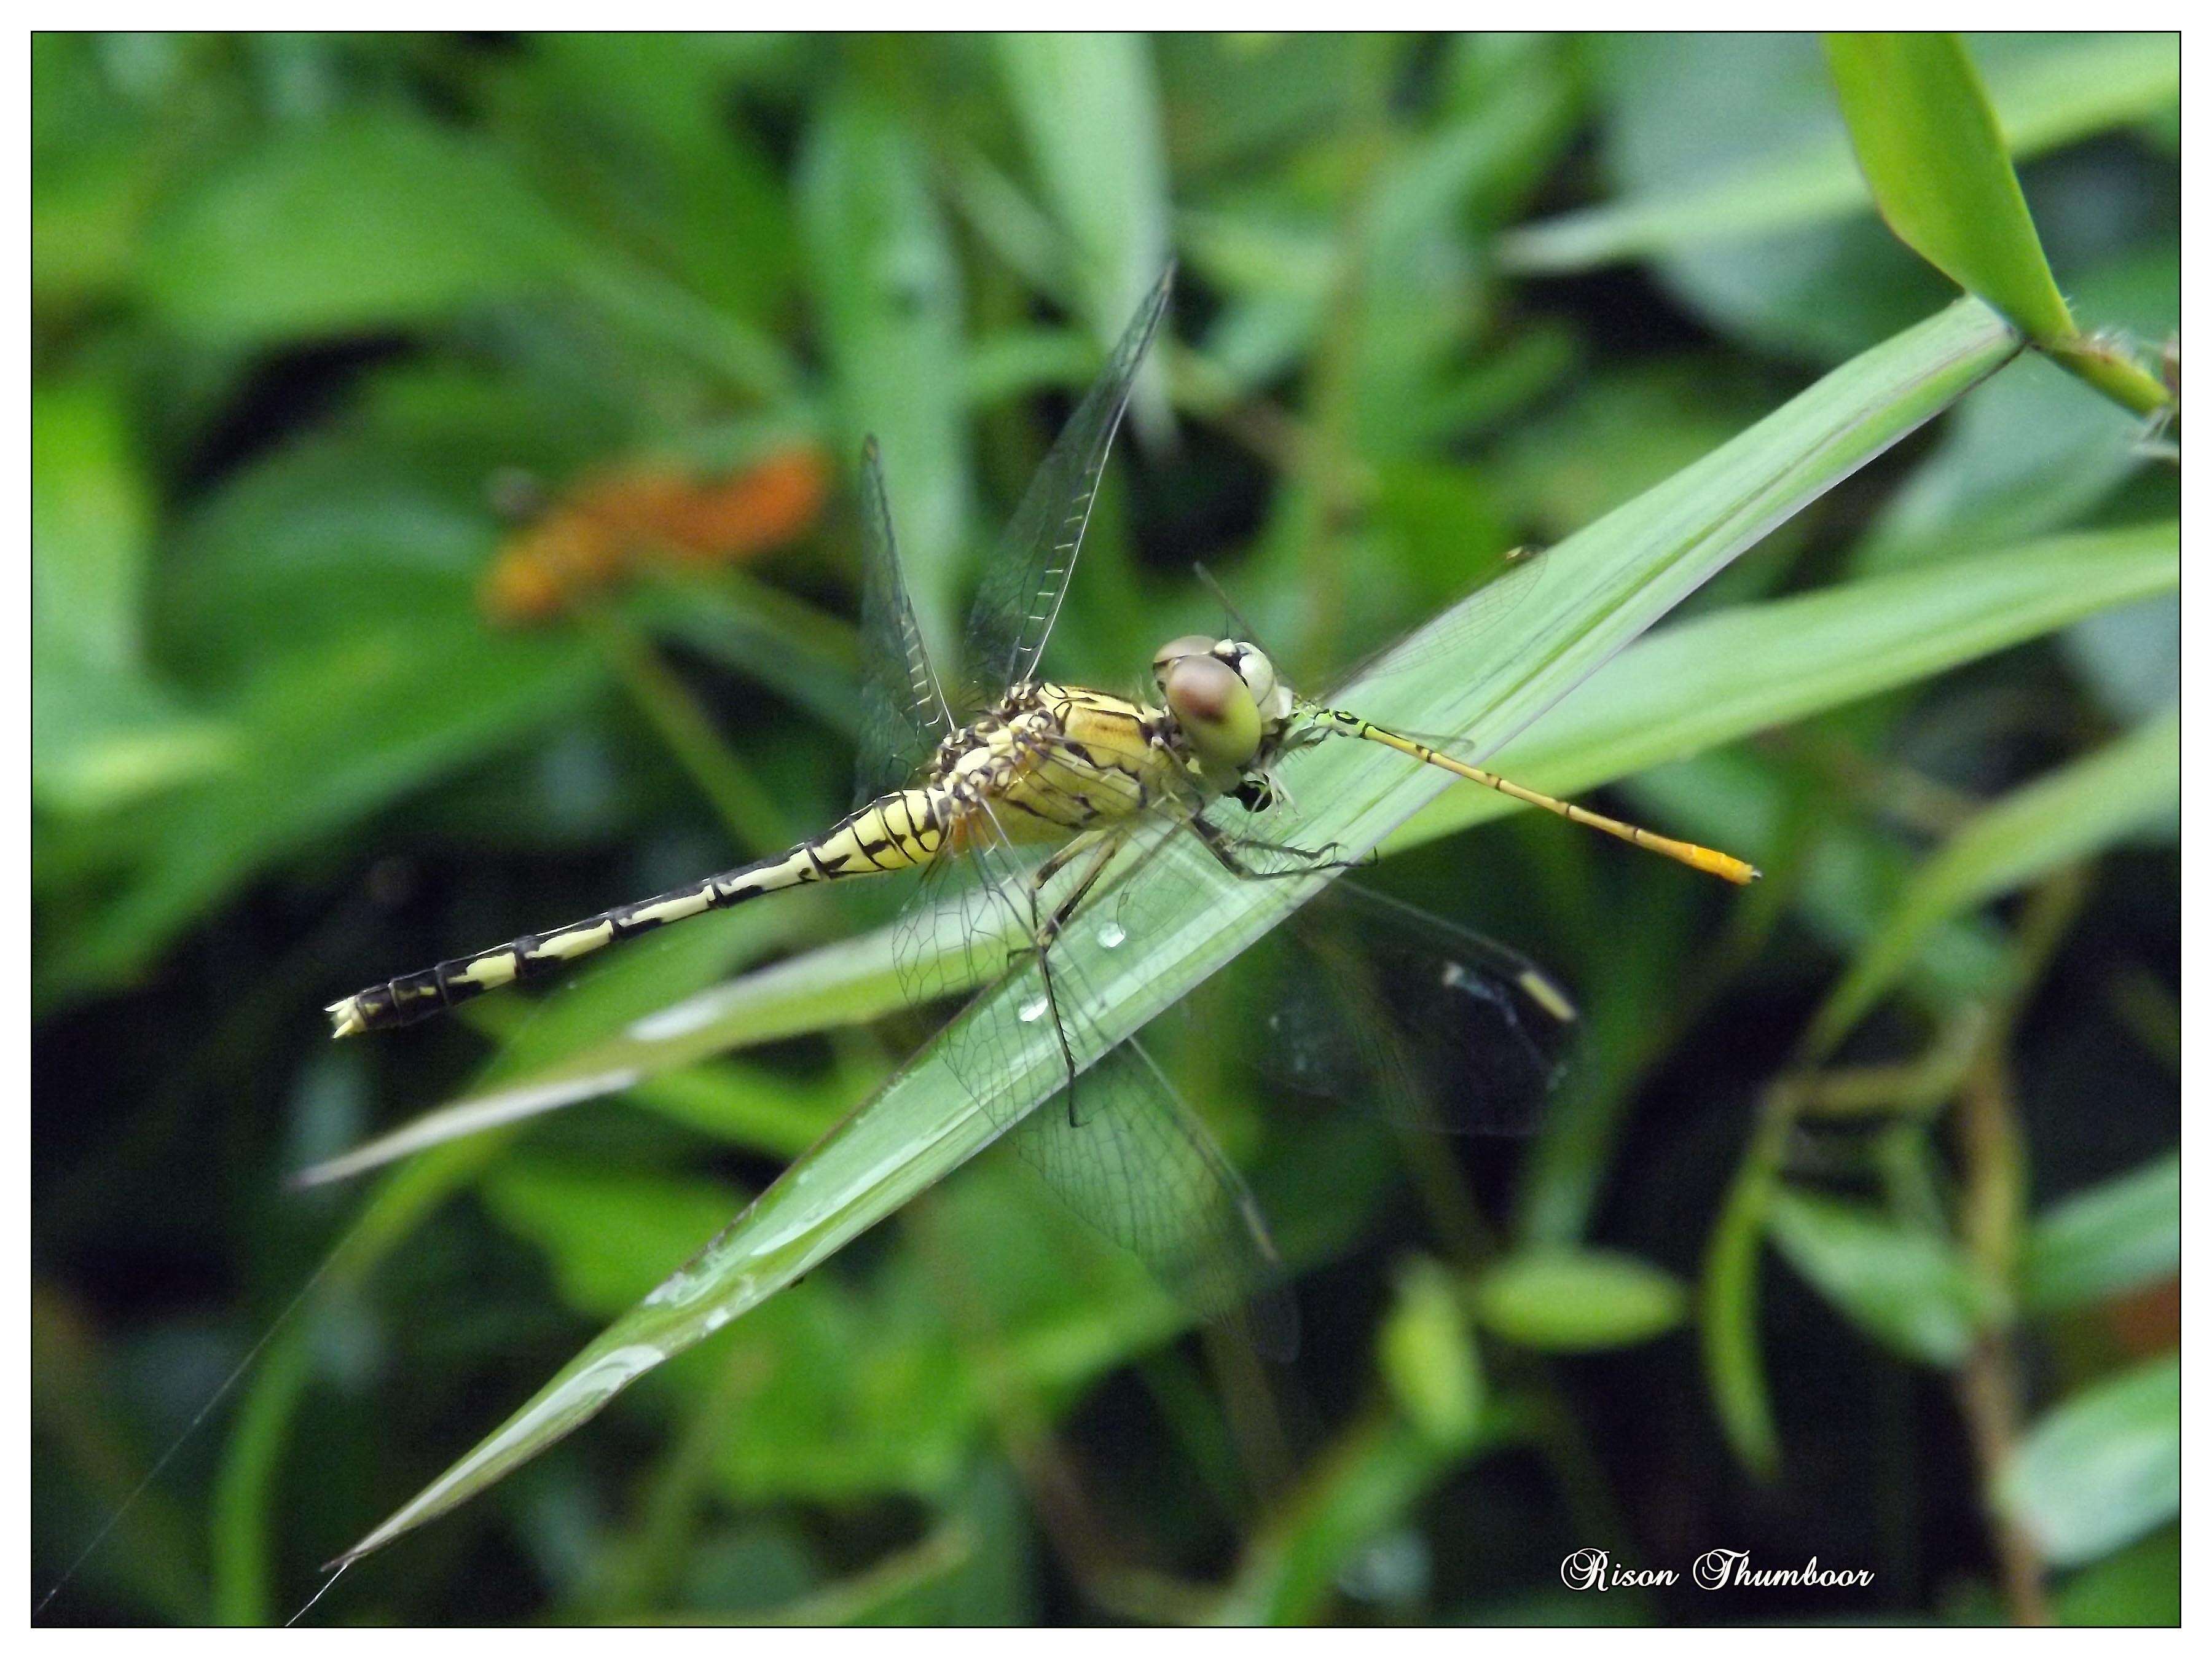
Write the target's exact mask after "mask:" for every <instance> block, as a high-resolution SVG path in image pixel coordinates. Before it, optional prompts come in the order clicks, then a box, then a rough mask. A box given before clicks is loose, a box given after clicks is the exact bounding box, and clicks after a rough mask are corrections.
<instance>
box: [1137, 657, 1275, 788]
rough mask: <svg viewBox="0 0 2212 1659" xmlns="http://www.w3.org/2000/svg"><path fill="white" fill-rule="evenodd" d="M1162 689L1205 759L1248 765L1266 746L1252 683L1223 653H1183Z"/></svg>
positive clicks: (1213, 762) (1163, 683)
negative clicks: (1253, 695)
mask: <svg viewBox="0 0 2212 1659" xmlns="http://www.w3.org/2000/svg"><path fill="white" fill-rule="evenodd" d="M1209 648H1211V647H1209ZM1160 690H1161V692H1162V694H1163V695H1164V696H1165V697H1166V698H1167V704H1168V712H1169V713H1170V714H1173V715H1174V716H1175V717H1176V722H1177V724H1179V725H1180V726H1182V729H1183V731H1184V732H1186V733H1187V734H1188V737H1189V738H1190V741H1191V744H1192V746H1193V747H1194V748H1195V749H1196V750H1198V752H1199V755H1200V757H1201V758H1202V759H1204V760H1206V761H1207V762H1210V763H1212V764H1215V765H1218V766H1228V767H1243V766H1245V765H1247V764H1249V763H1250V762H1251V760H1252V757H1254V756H1255V755H1256V754H1258V753H1259V752H1260V737H1261V728H1260V706H1259V704H1258V703H1256V702H1254V701H1253V698H1252V688H1251V687H1250V686H1249V685H1247V684H1245V683H1244V679H1243V676H1242V675H1240V674H1238V673H1237V671H1236V670H1235V669H1233V668H1231V666H1230V665H1228V664H1227V663H1225V662H1224V661H1222V660H1221V659H1219V658H1218V657H1213V656H1202V655H1192V656H1186V657H1182V658H1178V659H1176V660H1175V661H1173V662H1172V663H1170V665H1169V666H1168V670H1167V672H1166V673H1165V675H1164V676H1163V677H1162V678H1161V680H1160Z"/></svg>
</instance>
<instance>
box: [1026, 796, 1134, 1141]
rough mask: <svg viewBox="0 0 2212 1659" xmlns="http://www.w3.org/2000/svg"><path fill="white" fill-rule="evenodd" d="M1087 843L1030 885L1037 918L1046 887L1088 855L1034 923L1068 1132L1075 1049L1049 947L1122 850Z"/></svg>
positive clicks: (1048, 863)
mask: <svg viewBox="0 0 2212 1659" xmlns="http://www.w3.org/2000/svg"><path fill="white" fill-rule="evenodd" d="M1087 840H1088V838H1086V837H1083V836H1078V837H1077V838H1076V839H1075V840H1074V841H1072V842H1069V843H1068V844H1067V845H1066V846H1065V847H1063V848H1060V850H1059V851H1058V852H1056V853H1054V854H1053V855H1052V856H1051V857H1050V858H1048V859H1047V860H1045V861H1044V862H1043V863H1042V864H1041V865H1039V866H1037V871H1036V876H1035V877H1034V878H1032V879H1031V882H1030V915H1031V917H1032V918H1034V917H1035V916H1036V904H1037V900H1038V898H1039V897H1040V896H1041V895H1042V893H1043V890H1044V886H1045V884H1046V883H1047V882H1048V881H1050V880H1051V879H1052V878H1053V877H1054V876H1055V875H1057V874H1059V872H1060V871H1061V870H1063V869H1065V868H1066V866H1067V865H1068V864H1069V863H1070V862H1072V861H1073V860H1074V858H1075V856H1076V855H1077V854H1078V853H1079V852H1082V851H1088V852H1089V853H1090V854H1091V861H1090V862H1089V863H1088V864H1086V865H1085V866H1083V872H1082V874H1081V875H1079V876H1078V877H1077V878H1076V881H1075V885H1074V887H1073V889H1072V890H1070V891H1069V893H1068V895H1067V896H1066V898H1063V899H1062V900H1060V902H1059V903H1057V904H1055V905H1054V906H1053V908H1052V914H1051V915H1048V916H1046V917H1045V918H1044V919H1043V920H1042V921H1039V922H1037V924H1036V933H1035V938H1036V958H1037V971H1038V973H1039V974H1041V975H1042V976H1043V979H1044V995H1045V1002H1046V1004H1047V1006H1048V1007H1049V1008H1050V1010H1051V1012H1052V1025H1053V1030H1054V1032H1055V1033H1056V1034H1057V1035H1058V1036H1059V1037H1060V1055H1061V1057H1062V1058H1063V1059H1064V1060H1066V1062H1067V1125H1068V1127H1070V1128H1071V1129H1072V1128H1075V1127H1078V1124H1077V1121H1076V1110H1075V1050H1074V1048H1073V1046H1072V1045H1070V1043H1069V1042H1068V1040H1067V1027H1066V1024H1065V1023H1063V1022H1062V1020H1061V1019H1060V999H1059V995H1058V994H1057V993H1056V992H1055V991H1054V987H1053V981H1052V947H1053V945H1054V943H1055V942H1056V941H1057V940H1058V939H1059V938H1060V933H1061V932H1062V930H1064V929H1065V928H1066V926H1067V923H1068V920H1069V918H1070V917H1072V916H1073V915H1074V914H1075V908H1076V906H1078V905H1079V904H1081V903H1082V902H1083V901H1084V899H1085V896H1087V895H1088V894H1089V893H1090V891H1091V888H1092V887H1093V886H1094V885H1096V884H1097V880H1098V878H1099V877H1101V876H1103V875H1104V874H1105V873H1106V866H1108V865H1109V864H1110V863H1111V862H1113V859H1114V854H1115V853H1117V852H1118V851H1120V850H1121V842H1120V841H1119V840H1117V839H1116V838H1115V837H1114V836H1099V837H1098V838H1097V842H1095V844H1089V845H1086V842H1087Z"/></svg>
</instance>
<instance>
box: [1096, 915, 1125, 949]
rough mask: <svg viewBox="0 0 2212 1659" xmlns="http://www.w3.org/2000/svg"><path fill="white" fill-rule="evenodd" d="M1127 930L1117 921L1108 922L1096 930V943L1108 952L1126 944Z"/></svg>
mask: <svg viewBox="0 0 2212 1659" xmlns="http://www.w3.org/2000/svg"><path fill="white" fill-rule="evenodd" d="M1128 937H1129V930H1128V929H1127V928H1126V927H1122V926H1121V923H1120V922H1118V921H1109V922H1108V923H1107V924H1106V925H1105V926H1104V927H1101V928H1100V929H1099V930H1098V942H1099V944H1101V945H1103V946H1104V947H1105V948H1106V949H1108V950H1109V951H1111V950H1113V949H1115V947H1116V946H1118V945H1123V944H1125V943H1127V940H1128Z"/></svg>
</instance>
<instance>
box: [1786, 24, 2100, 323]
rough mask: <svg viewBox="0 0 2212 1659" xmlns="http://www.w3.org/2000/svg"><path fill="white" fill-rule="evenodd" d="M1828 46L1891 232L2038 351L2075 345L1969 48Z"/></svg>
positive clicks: (1942, 44) (1875, 43)
mask: <svg viewBox="0 0 2212 1659" xmlns="http://www.w3.org/2000/svg"><path fill="white" fill-rule="evenodd" d="M1826 45H1827V50H1828V67H1829V69H1830V70H1831V71H1832V73H1833V74H1834V76H1835V78H1836V94H1837V97H1838V99H1839V100H1841V102H1842V104H1843V109H1844V120H1845V121H1846V122H1847V123H1848V124H1849V125H1850V134H1851V143H1852V145H1853V147H1854V148H1855V149H1856V150H1857V154H1858V158H1859V167H1860V168H1861V170H1862V171H1863V173H1865V174H1866V179H1867V183H1868V184H1869V186H1870V187H1871V188H1872V189H1873V191H1874V197H1875V204H1876V205H1877V206H1879V207H1880V208H1881V215H1882V217H1883V218H1885V219H1887V221H1888V222H1889V227H1890V228H1891V229H1892V230H1894V231H1895V232H1896V233H1897V234H1898V236H1899V238H1900V239H1901V240H1903V241H1904V242H1905V244H1906V245H1907V246H1910V247H1911V248H1912V249H1913V251H1914V252H1917V253H1918V254H1919V255H1920V256H1921V257H1922V258H1924V259H1926V260H1927V261H1928V262H1929V264H1932V265H1934V266H1935V267H1936V269H1937V270H1941V271H1942V273H1943V274H1944V275H1945V276H1948V277H1949V278H1950V279H1951V280H1952V281H1953V282H1954V283H1958V284H1959V286H1960V287H1961V288H1963V289H1966V292H1968V293H1969V294H1973V295H1979V296H1980V297H1981V298H1982V299H1984V300H1985V301H1988V302H1989V303H1990V305H1992V306H1994V307H1996V309H1997V310H1999V311H2002V313H2004V314H2005V315H2006V316H2008V317H2009V318H2011V319H2012V320H2013V321H2014V322H2015V324H2017V325H2019V326H2020V328H2021V331H2023V332H2025V333H2026V334H2027V336H2028V337H2030V338H2031V339H2033V340H2034V341H2036V342H2037V343H2039V344H2041V345H2045V346H2048V345H2052V344H2056V343H2058V342H2060V341H2062V340H2065V339H2068V338H2070V337H2072V335H2073V333H2074V331H2075V329H2074V318H2073V315H2072V313H2069V311H2068V310H2067V308H2066V301H2065V299H2064V297H2063V295H2061V294H2060V293H2059V292H2058V283H2057V279H2056V278H2055V277H2053V276H2051V264H2050V261H2049V260H2047V259H2045V258H2044V256H2043V244H2042V242H2041V240H2039V238H2038V237H2037V235H2036V234H2035V222H2034V221H2033V219H2031V218H2030V217H2029V216H2028V212H2027V198H2026V197H2023V196H2022V195H2021V193H2020V179H2019V176H2018V175H2017V174H2015V173H2014V172H2013V170H2012V161H2011V159H2010V158H2009V157H2008V155H2006V153H2005V143H2004V135H2003V133H2002V132H2001V131H1999V130H1998V127H1997V118H1996V112H1995V111H1994V110H1992V109H1991V108H1990V100H1989V95H1988V94H1986V93H1985V92H1984V91H1983V89H1982V81H1981V76H1979V75H1978V74H1977V73H1975V70H1974V64H1973V60H1972V58H1969V57H1968V56H1967V55H1966V42H1965V41H1964V40H1960V38H1959V37H1958V36H1957V35H1955V34H1875V33H1868V34H1832V35H1829V36H1828V37H1827V40H1826Z"/></svg>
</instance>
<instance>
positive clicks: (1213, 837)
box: [1184, 817, 1364, 881]
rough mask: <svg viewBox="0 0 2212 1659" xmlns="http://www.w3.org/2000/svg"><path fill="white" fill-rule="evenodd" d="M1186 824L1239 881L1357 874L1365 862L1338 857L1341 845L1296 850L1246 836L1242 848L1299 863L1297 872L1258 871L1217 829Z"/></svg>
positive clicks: (1200, 821) (1195, 820)
mask: <svg viewBox="0 0 2212 1659" xmlns="http://www.w3.org/2000/svg"><path fill="white" fill-rule="evenodd" d="M1184 821H1185V822H1186V823H1188V824H1189V826H1190V832H1191V834H1193V835H1194V836H1197V837H1198V838H1199V840H1200V842H1202V843H1203V844H1204V845H1205V848H1206V851H1207V852H1209V853H1211V854H1213V857H1214V860H1215V861H1216V862H1217V863H1218V864H1219V865H1220V866H1221V867H1222V868H1223V869H1225V870H1226V871H1227V872H1229V873H1230V874H1231V875H1232V876H1235V877H1236V878H1237V879H1238V880H1239V881H1279V880H1281V879H1282V878H1285V877H1286V876H1310V875H1311V874H1313V872H1315V871H1316V870H1356V869H1358V867H1359V866H1360V865H1361V863H1362V862H1364V860H1359V859H1347V858H1341V857H1338V856H1335V855H1336V854H1341V853H1342V852H1343V851H1344V848H1343V847H1342V845H1341V844H1340V843H1339V842H1329V843H1328V846H1326V847H1319V848H1315V847H1293V846H1291V845H1289V844H1288V843H1286V842H1273V841H1258V840H1255V839H1253V838H1251V837H1249V836H1247V837H1244V838H1243V841H1242V842H1241V844H1242V845H1243V846H1246V847H1256V848H1259V849H1260V850H1261V852H1263V853H1275V854H1280V855H1281V856H1283V857H1285V858H1289V859H1296V860H1298V863H1297V867H1296V868H1295V869H1290V870H1255V869H1254V868H1253V867H1252V866H1250V865H1249V864H1247V863H1245V862H1244V861H1243V860H1242V859H1240V858H1238V857H1237V849H1236V847H1235V846H1233V845H1232V844H1231V842H1230V840H1229V838H1228V837H1227V836H1225V835H1223V834H1222V833H1221V830H1220V829H1219V828H1218V826H1216V825H1214V824H1211V823H1207V822H1206V820H1205V819H1204V818H1201V817H1192V818H1188V819H1186V820H1184Z"/></svg>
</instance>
